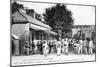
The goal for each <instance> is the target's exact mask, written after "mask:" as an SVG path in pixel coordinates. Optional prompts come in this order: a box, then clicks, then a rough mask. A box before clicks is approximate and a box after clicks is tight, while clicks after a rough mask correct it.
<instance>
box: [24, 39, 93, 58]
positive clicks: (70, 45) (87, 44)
mask: <svg viewBox="0 0 100 67" xmlns="http://www.w3.org/2000/svg"><path fill="white" fill-rule="evenodd" d="M93 49H94V43H93V40H92V39H89V38H87V39H79V40H76V39H68V38H64V39H60V40H58V41H52V42H51V41H42V40H41V41H38V42H37V43H35V42H34V41H33V42H32V43H31V44H29V43H28V42H27V41H26V43H25V54H26V55H30V54H41V55H44V56H47V55H48V54H56V55H57V56H60V55H61V54H65V55H68V54H69V53H70V52H72V53H75V54H85V55H87V54H89V55H92V54H93Z"/></svg>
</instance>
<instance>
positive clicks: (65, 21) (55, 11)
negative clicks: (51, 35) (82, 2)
mask: <svg viewBox="0 0 100 67" xmlns="http://www.w3.org/2000/svg"><path fill="white" fill-rule="evenodd" d="M43 16H44V20H45V22H46V23H47V24H48V25H50V26H51V27H52V28H53V31H55V32H58V30H59V29H60V30H61V31H62V34H63V35H62V37H63V36H64V37H66V36H65V34H66V33H68V32H71V27H72V26H73V21H74V20H73V17H72V12H71V11H69V10H68V9H67V8H66V5H64V4H57V5H56V6H53V7H51V8H47V9H46V10H45V13H44V14H43Z"/></svg>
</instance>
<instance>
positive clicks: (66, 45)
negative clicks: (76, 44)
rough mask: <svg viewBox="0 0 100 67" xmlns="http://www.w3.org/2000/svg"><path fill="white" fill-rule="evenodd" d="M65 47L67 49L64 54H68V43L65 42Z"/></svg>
mask: <svg viewBox="0 0 100 67" xmlns="http://www.w3.org/2000/svg"><path fill="white" fill-rule="evenodd" d="M64 47H65V49H64V53H65V54H68V41H64Z"/></svg>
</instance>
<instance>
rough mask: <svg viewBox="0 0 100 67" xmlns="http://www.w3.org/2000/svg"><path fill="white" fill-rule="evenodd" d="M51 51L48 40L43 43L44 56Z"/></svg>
mask: <svg viewBox="0 0 100 67" xmlns="http://www.w3.org/2000/svg"><path fill="white" fill-rule="evenodd" d="M48 52H49V46H48V45H47V42H44V43H43V54H44V56H47V53H48Z"/></svg>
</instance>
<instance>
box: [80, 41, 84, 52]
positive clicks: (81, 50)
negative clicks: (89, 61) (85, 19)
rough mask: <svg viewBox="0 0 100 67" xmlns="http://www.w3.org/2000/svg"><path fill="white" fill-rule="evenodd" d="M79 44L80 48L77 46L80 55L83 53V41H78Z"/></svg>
mask: <svg viewBox="0 0 100 67" xmlns="http://www.w3.org/2000/svg"><path fill="white" fill-rule="evenodd" d="M79 43H80V46H79V48H80V50H79V51H80V53H83V48H82V47H83V41H82V40H79Z"/></svg>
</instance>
